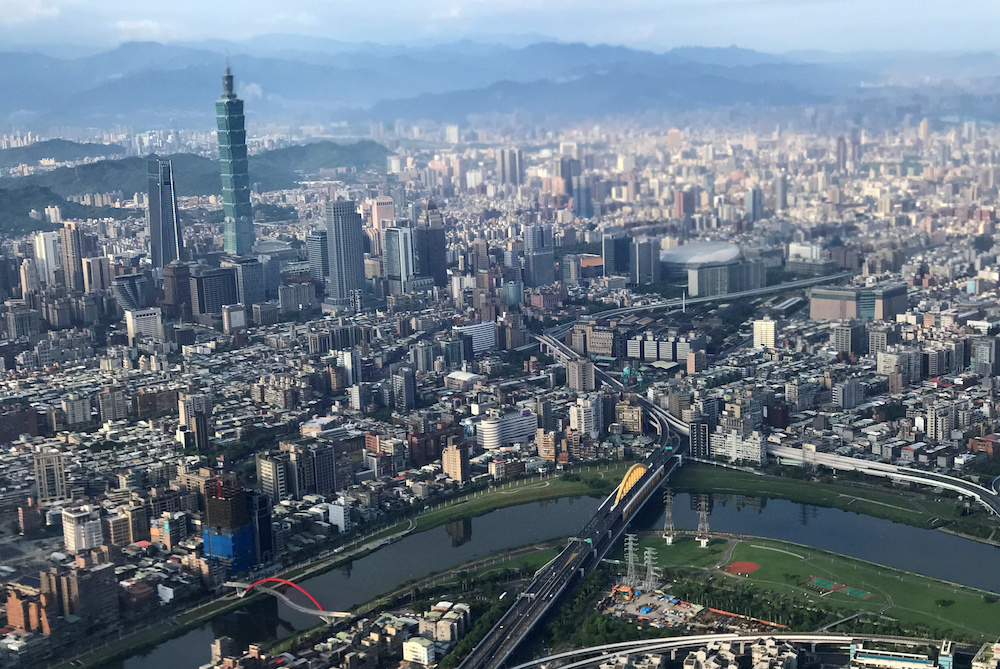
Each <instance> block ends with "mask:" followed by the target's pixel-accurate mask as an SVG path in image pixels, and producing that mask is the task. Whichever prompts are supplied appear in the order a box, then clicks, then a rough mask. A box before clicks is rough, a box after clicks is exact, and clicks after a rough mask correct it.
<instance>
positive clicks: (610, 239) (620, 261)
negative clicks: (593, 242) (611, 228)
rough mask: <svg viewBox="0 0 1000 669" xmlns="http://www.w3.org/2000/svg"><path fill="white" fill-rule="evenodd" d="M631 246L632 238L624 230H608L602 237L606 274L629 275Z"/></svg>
mask: <svg viewBox="0 0 1000 669" xmlns="http://www.w3.org/2000/svg"><path fill="white" fill-rule="evenodd" d="M631 246H632V239H631V238H630V237H629V236H628V235H627V234H625V231H623V230H616V231H615V232H607V233H605V234H604V235H603V236H602V237H601V255H602V256H603V258H604V276H628V275H629V258H630V253H629V250H630V249H631Z"/></svg>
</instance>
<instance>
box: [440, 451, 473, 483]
mask: <svg viewBox="0 0 1000 669" xmlns="http://www.w3.org/2000/svg"><path fill="white" fill-rule="evenodd" d="M441 471H442V472H444V475H445V476H447V477H448V478H450V479H451V480H452V481H458V482H459V483H466V482H467V481H469V480H470V479H471V478H472V473H471V471H470V469H469V451H468V450H466V449H465V448H463V447H462V446H459V445H458V444H455V443H450V444H448V445H447V446H445V447H444V450H442V451H441Z"/></svg>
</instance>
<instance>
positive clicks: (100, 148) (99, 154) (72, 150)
mask: <svg viewBox="0 0 1000 669" xmlns="http://www.w3.org/2000/svg"><path fill="white" fill-rule="evenodd" d="M116 155H125V147H123V146H119V145H118V144H81V143H79V142H71V141H68V140H65V139H49V140H45V141H41V142H34V143H33V144H29V145H27V146H17V147H14V148H10V149H0V167H14V166H17V165H37V164H38V163H39V162H40V161H42V160H44V159H46V158H51V159H53V160H55V161H56V162H58V163H64V162H70V161H75V160H83V159H85V158H104V157H107V156H116Z"/></svg>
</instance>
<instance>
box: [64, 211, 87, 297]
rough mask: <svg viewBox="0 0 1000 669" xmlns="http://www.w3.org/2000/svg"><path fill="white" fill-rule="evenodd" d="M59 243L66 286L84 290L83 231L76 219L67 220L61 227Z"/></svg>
mask: <svg viewBox="0 0 1000 669" xmlns="http://www.w3.org/2000/svg"><path fill="white" fill-rule="evenodd" d="M59 244H60V251H61V254H62V268H63V272H64V278H65V281H66V287H67V288H68V289H69V290H83V232H82V231H81V230H79V229H78V228H77V226H76V221H66V222H65V223H64V224H63V227H61V228H59Z"/></svg>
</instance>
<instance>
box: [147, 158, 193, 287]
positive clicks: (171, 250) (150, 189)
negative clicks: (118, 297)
mask: <svg viewBox="0 0 1000 669" xmlns="http://www.w3.org/2000/svg"><path fill="white" fill-rule="evenodd" d="M147 167H148V169H147V171H146V181H147V189H146V197H147V201H148V204H149V206H148V209H147V210H146V226H147V228H148V231H149V259H150V261H151V262H152V264H153V268H154V269H162V268H163V267H166V266H167V264H169V263H170V262H172V261H174V260H183V259H184V239H183V237H182V236H181V224H180V218H179V216H178V214H177V194H176V192H175V191H174V177H173V171H172V167H171V163H170V161H169V160H161V159H160V158H157V157H156V156H153V157H151V158H150V159H149V162H148V163H147Z"/></svg>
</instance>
